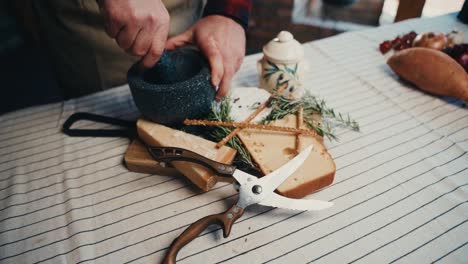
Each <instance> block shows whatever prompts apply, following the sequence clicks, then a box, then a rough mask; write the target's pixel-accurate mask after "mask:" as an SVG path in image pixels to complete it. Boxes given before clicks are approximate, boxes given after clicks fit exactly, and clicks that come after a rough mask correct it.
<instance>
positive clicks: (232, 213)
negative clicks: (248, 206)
mask: <svg viewBox="0 0 468 264" xmlns="http://www.w3.org/2000/svg"><path fill="white" fill-rule="evenodd" d="M243 214H244V208H241V207H239V206H238V205H237V204H235V205H234V206H232V207H231V208H230V209H229V210H227V211H226V212H224V213H221V214H213V215H208V216H205V217H203V218H201V219H200V220H198V221H196V222H195V223H193V224H191V225H190V226H189V227H188V228H187V229H185V231H184V232H183V233H182V234H180V235H179V237H177V238H176V239H175V240H174V241H173V242H172V244H171V246H170V247H169V251H168V252H167V254H166V257H165V258H164V261H163V263H164V264H175V263H176V258H177V253H178V252H179V250H180V249H182V248H183V247H184V246H185V245H187V244H188V243H190V241H192V240H194V239H195V238H196V237H198V235H200V234H201V232H203V230H205V229H206V228H207V227H208V226H210V225H219V226H221V228H222V229H223V236H224V238H226V237H228V236H229V234H230V233H231V227H232V225H233V224H234V222H235V221H236V220H237V219H239V218H240V217H241V216H242V215H243Z"/></svg>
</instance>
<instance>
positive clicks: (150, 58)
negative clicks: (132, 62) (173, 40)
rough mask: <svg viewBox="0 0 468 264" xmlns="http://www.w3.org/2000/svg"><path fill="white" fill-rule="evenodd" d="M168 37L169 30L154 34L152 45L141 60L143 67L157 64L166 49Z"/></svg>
mask: <svg viewBox="0 0 468 264" xmlns="http://www.w3.org/2000/svg"><path fill="white" fill-rule="evenodd" d="M162 36H164V37H162ZM166 38H167V31H165V32H162V33H161V32H160V33H159V34H158V33H157V34H156V35H154V36H153V39H152V42H151V47H150V49H149V50H148V52H147V53H146V54H145V56H144V57H143V58H142V60H141V64H142V65H143V67H145V68H151V67H153V66H154V65H155V64H156V62H158V60H159V58H160V57H161V55H162V53H163V51H164V46H165V44H166Z"/></svg>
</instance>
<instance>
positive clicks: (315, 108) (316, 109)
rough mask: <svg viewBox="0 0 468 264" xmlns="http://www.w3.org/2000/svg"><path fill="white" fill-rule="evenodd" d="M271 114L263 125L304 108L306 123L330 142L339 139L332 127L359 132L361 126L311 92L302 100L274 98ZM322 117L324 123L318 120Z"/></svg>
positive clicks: (264, 120) (263, 121) (271, 104)
mask: <svg viewBox="0 0 468 264" xmlns="http://www.w3.org/2000/svg"><path fill="white" fill-rule="evenodd" d="M270 107H271V112H270V114H269V115H268V116H266V117H265V118H264V119H263V120H262V123H264V124H268V123H270V122H271V121H274V120H277V119H281V118H283V117H285V116H287V115H291V114H293V115H295V114H297V112H298V111H299V108H301V107H302V109H303V111H304V114H303V116H304V123H305V124H306V125H307V126H308V127H309V128H311V129H314V130H315V131H316V132H317V134H319V135H320V136H326V137H327V138H329V139H330V140H337V139H338V138H337V137H336V136H335V135H334V134H333V131H332V125H338V126H342V127H348V128H351V129H352V130H355V131H359V124H358V123H357V122H356V121H355V120H353V119H351V117H350V116H349V115H346V116H343V115H342V114H341V113H337V112H335V110H333V109H332V108H330V107H328V106H327V105H326V103H325V101H324V100H321V99H318V98H317V97H315V96H313V95H311V94H310V93H309V92H306V94H305V95H304V96H303V97H302V98H301V99H300V100H296V101H292V100H290V99H287V98H285V97H283V96H278V97H275V98H273V100H272V101H271V103H270ZM319 116H322V118H323V121H321V120H320V118H318V117H319Z"/></svg>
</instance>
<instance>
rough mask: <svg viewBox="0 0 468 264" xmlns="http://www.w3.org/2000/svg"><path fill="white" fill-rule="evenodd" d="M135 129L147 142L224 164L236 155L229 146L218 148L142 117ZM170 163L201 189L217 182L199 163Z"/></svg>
mask: <svg viewBox="0 0 468 264" xmlns="http://www.w3.org/2000/svg"><path fill="white" fill-rule="evenodd" d="M137 131H138V136H139V137H140V139H141V140H143V141H144V142H145V143H147V144H150V145H155V146H160V147H178V148H184V149H188V150H191V151H193V152H195V153H198V154H200V155H203V156H205V157H207V158H209V159H212V160H215V161H218V162H222V163H226V164H230V163H232V160H233V159H234V157H235V155H236V151H235V150H234V149H232V148H230V147H227V146H224V147H222V148H219V149H218V148H216V143H215V142H212V141H209V140H206V139H204V138H201V137H198V136H195V135H192V134H188V133H185V132H183V131H180V130H175V129H172V128H169V127H166V126H163V125H160V124H156V123H153V122H150V121H147V120H144V119H139V120H138V122H137ZM172 165H173V166H174V167H175V168H176V169H177V170H178V171H180V172H181V173H182V174H183V175H185V176H186V177H187V178H188V179H189V180H190V181H191V182H193V183H194V184H195V185H197V186H198V187H199V188H200V189H202V190H203V191H208V190H209V189H211V187H213V186H214V185H215V184H216V182H217V177H216V175H215V174H214V173H213V172H211V171H210V170H209V169H207V168H205V167H203V166H201V165H198V164H195V163H192V162H186V161H176V162H172Z"/></svg>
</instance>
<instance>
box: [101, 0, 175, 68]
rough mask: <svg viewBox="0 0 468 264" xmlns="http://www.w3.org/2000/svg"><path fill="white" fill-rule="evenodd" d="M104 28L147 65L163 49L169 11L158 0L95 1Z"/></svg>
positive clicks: (154, 62)
mask: <svg viewBox="0 0 468 264" xmlns="http://www.w3.org/2000/svg"><path fill="white" fill-rule="evenodd" d="M98 4H99V7H100V9H101V13H102V14H103V15H104V17H105V20H106V31H107V33H108V34H109V36H111V37H112V38H115V40H116V41H117V44H118V45H119V46H120V47H121V48H122V49H124V50H125V51H126V52H127V53H129V54H131V55H135V56H139V57H142V60H141V63H142V64H143V66H144V67H147V68H150V67H152V66H154V65H155V64H156V62H157V61H158V60H159V57H160V56H161V54H162V52H163V51H164V46H165V45H166V40H167V35H168V32H169V19H170V18H169V13H168V12H167V10H166V7H165V6H164V4H163V3H162V2H161V1H160V0H98Z"/></svg>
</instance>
